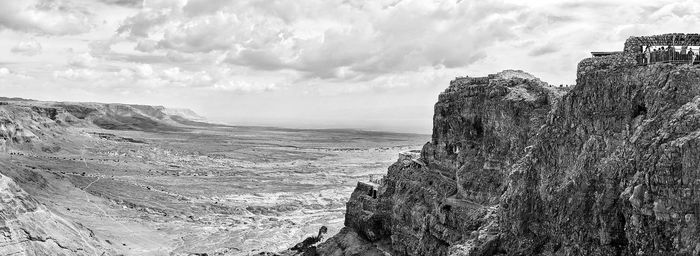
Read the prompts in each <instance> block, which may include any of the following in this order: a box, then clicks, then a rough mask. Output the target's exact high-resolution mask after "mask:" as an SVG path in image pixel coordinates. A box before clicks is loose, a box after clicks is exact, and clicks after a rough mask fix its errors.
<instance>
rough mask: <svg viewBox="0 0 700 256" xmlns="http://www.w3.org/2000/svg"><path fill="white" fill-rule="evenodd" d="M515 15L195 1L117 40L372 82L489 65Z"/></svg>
mask: <svg viewBox="0 0 700 256" xmlns="http://www.w3.org/2000/svg"><path fill="white" fill-rule="evenodd" d="M516 11H518V6H517V5H512V4H504V3H500V2H481V1H479V2H476V1H461V2H452V1H447V2H432V1H422V0H407V1H401V2H394V1H365V2H357V1H341V0H335V1H325V0H324V1H321V0H311V1H300V2H284V1H256V0H248V1H245V0H244V1H221V0H217V1H203V0H190V1H187V3H186V4H184V5H178V4H171V5H161V7H160V8H144V9H143V10H141V12H139V13H138V14H136V15H134V16H132V17H130V18H128V19H127V20H126V22H125V23H124V24H123V25H122V26H121V27H120V28H119V32H120V33H122V34H126V35H128V36H129V37H131V38H133V40H137V41H138V42H139V45H138V46H137V48H136V49H137V50H141V51H144V52H151V51H154V50H165V51H171V52H170V55H174V54H173V53H172V51H177V52H181V53H188V54H199V53H212V52H219V53H221V55H222V56H224V60H223V62H224V63H228V64H231V65H239V66H246V67H249V68H251V69H255V70H293V71H297V72H301V73H303V74H304V75H305V76H306V77H308V78H322V79H339V78H340V79H343V78H346V79H347V78H353V77H354V78H361V77H365V78H372V77H377V76H379V75H382V74H391V73H396V72H403V71H411V70H419V69H420V68H422V67H427V66H443V67H463V66H467V65H470V64H472V63H474V62H476V61H478V60H480V59H483V58H484V57H485V56H486V48H487V47H486V46H488V45H491V44H492V43H494V42H498V41H502V40H507V39H509V38H512V37H513V33H512V32H511V31H510V30H509V28H510V27H512V26H514V25H516V23H515V20H514V19H513V15H511V14H512V13H514V12H516ZM159 34H162V37H157V36H155V35H159ZM149 40H156V41H157V45H155V46H154V45H153V44H152V43H150V42H151V41H149Z"/></svg>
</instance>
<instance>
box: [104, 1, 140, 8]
mask: <svg viewBox="0 0 700 256" xmlns="http://www.w3.org/2000/svg"><path fill="white" fill-rule="evenodd" d="M99 1H100V2H103V3H106V4H113V5H119V6H126V7H141V6H142V5H143V0H99Z"/></svg>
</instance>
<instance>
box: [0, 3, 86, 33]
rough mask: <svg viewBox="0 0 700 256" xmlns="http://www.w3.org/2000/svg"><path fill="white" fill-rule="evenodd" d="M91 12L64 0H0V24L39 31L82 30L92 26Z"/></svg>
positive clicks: (82, 31)
mask: <svg viewBox="0 0 700 256" xmlns="http://www.w3.org/2000/svg"><path fill="white" fill-rule="evenodd" d="M90 19H91V14H90V13H89V12H88V11H87V10H83V9H82V8H81V7H80V6H78V5H75V4H72V3H70V2H68V1H63V0H21V1H20V0H7V1H0V28H7V29H12V30H17V31H24V32H34V33H39V34H51V35H67V34H80V33H84V32H87V31H89V30H90V29H91V22H90Z"/></svg>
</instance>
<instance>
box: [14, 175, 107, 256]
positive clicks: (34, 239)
mask: <svg viewBox="0 0 700 256" xmlns="http://www.w3.org/2000/svg"><path fill="white" fill-rule="evenodd" d="M0 201H1V202H0V254H1V255H105V254H106V255H113V254H114V252H113V251H111V250H110V249H107V248H106V247H104V245H103V244H101V242H100V241H99V240H97V239H95V238H94V237H93V235H92V232H91V231H90V230H88V229H86V228H84V227H81V226H79V225H77V224H74V223H72V222H69V221H67V220H65V219H64V218H62V217H60V216H58V215H56V214H54V213H53V212H51V211H50V210H48V209H47V208H46V207H44V206H43V205H40V204H39V203H38V202H37V201H36V200H34V199H33V198H32V197H31V196H29V195H28V194H27V193H26V192H24V190H22V189H21V188H20V187H19V186H18V185H17V184H15V183H14V182H13V181H12V179H10V178H8V177H7V176H4V175H2V174H0Z"/></svg>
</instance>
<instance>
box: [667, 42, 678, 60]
mask: <svg viewBox="0 0 700 256" xmlns="http://www.w3.org/2000/svg"><path fill="white" fill-rule="evenodd" d="M666 50H667V52H668V60H669V62H672V61H674V60H675V59H676V58H674V56H673V55H674V54H676V48H675V47H673V46H670V45H669V46H668V48H666Z"/></svg>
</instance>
